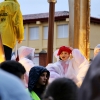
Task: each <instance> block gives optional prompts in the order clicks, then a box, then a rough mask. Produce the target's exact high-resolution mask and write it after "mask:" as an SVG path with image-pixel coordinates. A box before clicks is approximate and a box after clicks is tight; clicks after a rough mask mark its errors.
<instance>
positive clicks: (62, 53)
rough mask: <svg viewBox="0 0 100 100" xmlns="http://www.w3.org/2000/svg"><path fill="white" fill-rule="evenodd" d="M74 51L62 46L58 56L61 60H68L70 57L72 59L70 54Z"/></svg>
mask: <svg viewBox="0 0 100 100" xmlns="http://www.w3.org/2000/svg"><path fill="white" fill-rule="evenodd" d="M71 52H72V50H70V48H69V47H66V46H61V47H60V48H59V51H58V54H57V55H59V58H60V59H61V60H64V61H65V60H67V59H68V58H69V57H70V54H71Z"/></svg>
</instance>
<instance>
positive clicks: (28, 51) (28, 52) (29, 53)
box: [12, 46, 35, 87]
mask: <svg viewBox="0 0 100 100" xmlns="http://www.w3.org/2000/svg"><path fill="white" fill-rule="evenodd" d="M34 52H35V48H31V47H27V46H21V47H20V48H18V51H17V53H18V54H17V57H16V55H13V56H12V60H16V58H18V62H20V63H21V64H22V65H23V66H24V68H25V69H26V73H25V80H24V83H25V86H26V87H27V86H28V76H29V71H30V69H31V68H32V67H33V66H34V63H33V59H34Z"/></svg>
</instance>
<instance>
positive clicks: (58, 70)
mask: <svg viewBox="0 0 100 100" xmlns="http://www.w3.org/2000/svg"><path fill="white" fill-rule="evenodd" d="M54 55H56V57H57V59H58V57H59V61H57V62H55V63H53V64H48V65H47V67H46V68H47V69H48V70H49V71H50V80H49V81H50V82H51V81H53V80H54V79H56V78H60V77H66V78H69V79H72V80H73V81H74V82H75V83H76V84H77V85H78V86H80V85H81V83H82V81H83V79H84V77H85V74H86V72H87V70H88V67H89V62H88V61H87V59H86V58H85V57H84V56H83V55H82V54H81V52H80V51H79V50H78V49H73V48H72V47H66V46H61V47H60V48H59V50H58V51H56V53H54ZM71 56H73V58H71Z"/></svg>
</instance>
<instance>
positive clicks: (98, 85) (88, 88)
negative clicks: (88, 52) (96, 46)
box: [78, 53, 100, 100]
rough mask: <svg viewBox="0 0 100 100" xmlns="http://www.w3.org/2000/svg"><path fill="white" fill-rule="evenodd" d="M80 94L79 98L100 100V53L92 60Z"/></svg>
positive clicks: (82, 99)
mask: <svg viewBox="0 0 100 100" xmlns="http://www.w3.org/2000/svg"><path fill="white" fill-rule="evenodd" d="M78 95H79V98H78V100H100V53H99V54H98V55H97V56H96V57H95V59H94V60H93V61H92V62H91V64H90V68H89V70H88V72H87V74H86V77H85V79H84V81H83V83H82V86H81V87H80V89H79V93H78Z"/></svg>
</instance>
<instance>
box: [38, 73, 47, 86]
mask: <svg viewBox="0 0 100 100" xmlns="http://www.w3.org/2000/svg"><path fill="white" fill-rule="evenodd" d="M47 81H48V75H47V72H43V73H42V74H41V76H40V78H39V81H38V84H40V85H46V83H47Z"/></svg>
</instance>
